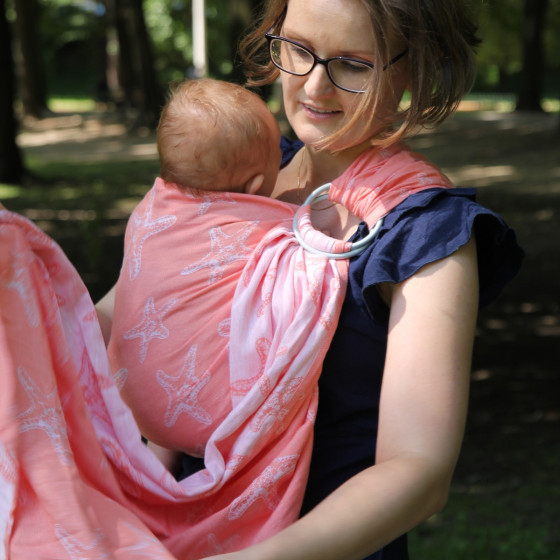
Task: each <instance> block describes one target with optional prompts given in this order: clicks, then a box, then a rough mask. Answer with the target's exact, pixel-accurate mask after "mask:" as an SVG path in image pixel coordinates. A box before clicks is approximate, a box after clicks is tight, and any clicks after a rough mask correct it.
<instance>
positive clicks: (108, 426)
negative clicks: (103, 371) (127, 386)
mask: <svg viewBox="0 0 560 560" xmlns="http://www.w3.org/2000/svg"><path fill="white" fill-rule="evenodd" d="M80 383H81V385H82V390H83V395H84V400H85V401H86V405H87V409H88V412H89V414H90V416H91V418H92V420H93V422H94V424H96V425H97V426H98V427H99V428H101V429H102V430H103V432H104V433H106V434H110V435H111V436H113V437H114V436H115V431H114V428H113V424H112V422H111V417H110V415H109V412H108V410H107V406H106V405H105V401H104V400H103V396H102V394H101V390H102V388H103V385H106V384H107V380H105V379H104V378H103V377H102V376H100V375H99V376H98V375H97V374H96V371H95V370H94V369H93V366H92V364H91V361H90V359H89V355H88V353H87V350H86V349H84V351H83V353H82V363H81V367H80Z"/></svg>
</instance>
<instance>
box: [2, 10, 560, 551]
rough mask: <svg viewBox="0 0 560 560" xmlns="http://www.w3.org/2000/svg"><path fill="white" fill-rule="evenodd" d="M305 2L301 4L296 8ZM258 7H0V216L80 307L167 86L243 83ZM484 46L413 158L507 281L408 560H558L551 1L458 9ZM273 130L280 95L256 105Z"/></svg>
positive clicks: (555, 99)
mask: <svg viewBox="0 0 560 560" xmlns="http://www.w3.org/2000/svg"><path fill="white" fill-rule="evenodd" d="M310 1H311V0H310ZM261 3H262V2H259V1H256V0H188V1H187V0H103V1H101V0H99V1H95V0H0V70H1V78H0V202H1V203H2V204H4V206H6V208H8V209H10V210H13V211H15V212H18V213H21V214H23V215H24V216H27V217H28V218H29V219H31V220H33V221H34V222H35V223H36V224H37V225H38V226H39V227H40V228H42V229H43V230H44V231H46V232H47V233H48V234H49V235H51V236H52V237H53V238H54V239H55V240H56V241H57V242H58V243H59V244H60V245H61V246H62V248H63V249H64V251H65V252H66V254H67V255H68V257H69V258H70V260H71V261H72V263H73V264H74V266H75V267H76V268H77V270H78V272H79V273H80V275H81V276H82V278H83V280H84V282H85V284H86V286H87V287H88V289H89V290H90V293H91V295H92V298H93V299H94V300H97V299H98V298H99V297H101V296H102V295H103V294H104V293H105V292H106V291H107V290H108V289H109V288H110V287H111V286H112V285H113V283H114V282H115V280H116V278H117V276H118V273H119V269H120V263H121V259H122V243H123V232H124V228H125V226H126V220H127V218H128V216H129V214H130V212H131V210H132V209H133V208H134V206H135V205H136V204H137V202H138V201H139V199H140V198H141V197H142V196H143V195H144V193H145V192H146V191H147V190H148V189H149V188H150V187H151V184H152V182H153V179H154V177H155V176H156V175H157V173H158V163H157V152H156V147H155V134H154V131H155V127H156V125H157V120H158V116H159V112H160V109H161V107H162V104H163V102H164V100H165V97H166V94H167V91H168V88H169V84H170V83H172V82H174V81H180V80H182V79H184V78H185V77H187V78H192V77H197V76H204V75H208V76H211V77H214V78H220V79H225V80H229V81H235V82H238V83H243V73H242V68H241V66H240V62H239V59H238V57H237V43H238V40H239V38H240V37H241V36H242V35H243V33H244V31H245V29H246V28H247V27H248V26H249V25H250V24H251V22H252V21H253V20H254V14H255V12H256V11H257V10H258V9H259V7H260V5H261ZM470 5H471V6H472V8H473V10H475V11H476V13H477V16H478V18H479V21H480V36H481V38H482V39H483V43H482V45H481V47H480V49H479V54H478V59H479V72H478V77H477V81H476V84H475V86H474V88H473V90H472V92H471V93H470V94H469V95H468V96H467V97H466V98H465V100H464V102H463V103H462V104H461V106H460V108H459V111H458V113H457V114H456V115H455V116H454V117H453V118H452V119H450V120H449V121H448V122H446V123H445V124H443V125H442V126H441V127H439V128H438V129H436V130H424V131H421V132H420V133H419V134H418V135H417V136H416V137H415V138H413V139H411V141H410V143H411V144H412V145H413V147H414V148H415V149H417V150H419V151H421V152H423V153H425V154H426V155H427V156H428V157H429V158H430V159H432V161H434V162H435V163H437V164H438V165H440V166H441V167H442V168H443V170H444V171H445V172H446V173H448V174H449V176H450V177H451V179H452V180H453V181H454V182H455V183H456V184H457V185H459V186H465V187H476V188H477V189H478V195H477V196H478V200H479V202H481V203H482V204H483V205H485V206H488V207H490V208H492V209H493V210H496V211H497V212H499V213H500V214H502V216H504V218H505V219H506V221H507V222H508V223H509V224H510V225H511V226H512V227H514V229H515V230H516V232H517V236H518V238H519V241H520V244H521V245H522V246H523V248H524V249H525V251H526V253H527V257H526V261H525V265H524V267H523V269H522V271H521V272H520V274H519V275H518V277H517V278H516V279H515V280H514V281H513V282H512V283H511V285H509V286H508V287H507V288H506V289H505V291H504V293H503V294H502V295H501V297H500V298H499V299H498V300H497V301H496V302H495V303H493V304H492V305H490V306H489V307H488V308H486V309H484V310H482V312H481V315H480V320H479V328H478V332H477V341H476V348H475V353H474V357H473V372H472V385H471V387H472V397H471V410H470V417H469V422H468V426H467V432H466V436H465V444H464V450H463V453H462V456H461V459H460V461H459V465H458V467H457V472H456V476H455V481H454V484H453V489H452V495H451V498H450V500H449V504H448V506H447V508H446V509H445V510H444V511H443V512H442V513H440V514H438V515H436V516H434V517H433V518H432V519H430V520H429V521H428V522H426V523H424V524H423V525H422V526H421V527H419V528H418V529H416V530H415V531H413V532H412V533H411V537H410V540H411V552H412V554H411V556H412V559H413V560H463V559H465V560H467V559H469V560H470V559H472V558H477V560H486V559H503V560H506V559H507V560H555V559H558V558H560V553H559V552H558V551H559V550H560V531H559V529H560V474H559V473H560V445H559V440H560V297H559V293H560V280H559V278H560V252H559V240H560V0H471V1H470ZM261 93H262V95H263V97H265V99H267V101H268V103H269V106H270V108H271V110H273V111H274V112H275V113H276V115H277V117H278V119H279V122H280V123H281V125H282V126H283V127H284V130H285V131H286V132H287V133H289V130H288V127H287V125H286V123H285V122H284V120H283V118H282V108H281V101H280V98H279V95H278V90H277V88H276V87H274V86H271V87H269V88H267V89H266V90H264V91H262V92H261Z"/></svg>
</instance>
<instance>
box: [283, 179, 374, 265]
mask: <svg viewBox="0 0 560 560" xmlns="http://www.w3.org/2000/svg"><path fill="white" fill-rule="evenodd" d="M330 187H331V184H330V183H326V184H325V185H322V186H320V187H317V188H316V189H315V190H314V191H313V192H312V193H311V194H310V195H309V196H308V197H307V198H306V199H305V202H304V203H303V206H311V205H312V204H313V203H314V202H318V201H320V200H325V199H327V198H328V196H329V194H328V193H329V189H330ZM300 209H301V206H300V207H299V208H298V209H297V211H296V213H295V215H294V219H293V230H294V236H295V238H296V240H297V242H298V243H299V244H300V245H301V246H302V247H303V248H304V249H305V250H306V251H309V252H311V253H314V254H315V255H321V256H322V257H326V258H327V259H349V258H350V257H355V256H356V255H359V254H361V253H363V252H364V251H365V250H366V249H367V247H369V246H370V245H371V244H372V243H373V240H374V238H375V236H376V235H377V233H378V232H379V230H380V229H381V226H382V225H383V218H380V219H379V220H377V222H376V224H375V225H374V226H373V228H372V229H371V230H370V231H369V233H368V234H367V235H366V236H365V237H364V238H363V239H360V241H356V242H355V243H351V245H352V248H351V249H350V250H349V251H344V252H342V253H331V252H329V251H322V250H321V249H317V248H315V247H313V246H312V245H310V244H309V243H307V241H305V240H304V239H303V236H302V235H301V232H300V230H299V224H298V215H299V211H300Z"/></svg>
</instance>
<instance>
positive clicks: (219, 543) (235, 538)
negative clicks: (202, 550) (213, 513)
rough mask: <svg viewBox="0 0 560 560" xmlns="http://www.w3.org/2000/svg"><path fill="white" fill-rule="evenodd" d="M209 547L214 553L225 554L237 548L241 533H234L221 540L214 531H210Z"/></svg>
mask: <svg viewBox="0 0 560 560" xmlns="http://www.w3.org/2000/svg"><path fill="white" fill-rule="evenodd" d="M206 542H207V543H208V547H209V548H208V549H209V551H210V552H211V553H212V555H214V554H225V553H227V552H231V551H233V550H235V547H236V546H237V543H238V542H239V535H232V536H231V537H230V538H229V539H227V540H225V541H224V540H220V539H218V537H217V536H216V535H215V534H214V533H210V534H209V535H208V537H207V541H206Z"/></svg>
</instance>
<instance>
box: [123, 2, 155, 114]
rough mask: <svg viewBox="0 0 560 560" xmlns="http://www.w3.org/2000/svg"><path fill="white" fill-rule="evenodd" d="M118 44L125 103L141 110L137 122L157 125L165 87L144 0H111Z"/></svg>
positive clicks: (138, 110)
mask: <svg viewBox="0 0 560 560" xmlns="http://www.w3.org/2000/svg"><path fill="white" fill-rule="evenodd" d="M112 2H113V6H114V10H113V14H114V17H115V20H114V23H115V27H116V30H117V36H118V44H119V77H120V83H121V86H122V88H123V90H124V94H125V104H126V105H127V106H129V107H131V108H133V109H135V110H136V111H137V112H138V116H137V119H136V122H137V124H146V125H154V124H155V123H156V122H157V119H158V116H159V112H160V110H161V102H162V91H161V88H160V86H159V83H158V81H157V78H156V73H155V70H154V61H153V56H152V48H151V44H150V38H149V36H148V31H147V28H146V22H145V20H144V12H143V2H142V1H141V0H112Z"/></svg>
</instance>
